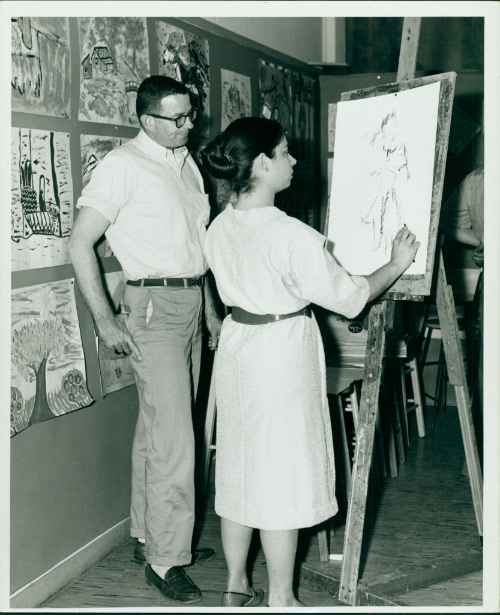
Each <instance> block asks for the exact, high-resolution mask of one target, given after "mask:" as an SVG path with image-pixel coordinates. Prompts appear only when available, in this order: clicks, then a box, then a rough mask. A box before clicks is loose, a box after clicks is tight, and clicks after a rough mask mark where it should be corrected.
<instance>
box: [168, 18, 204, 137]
mask: <svg viewBox="0 0 500 615" xmlns="http://www.w3.org/2000/svg"><path fill="white" fill-rule="evenodd" d="M156 41H157V46H158V61H159V66H158V73H159V74H160V75H166V76H167V77H171V78H172V79H175V80H176V81H180V83H183V84H184V85H185V86H186V87H187V88H188V90H190V92H191V101H192V104H193V107H194V108H195V109H196V110H197V111H198V115H197V118H196V120H195V122H194V126H195V129H194V130H195V132H196V133H198V134H200V135H203V136H208V134H209V129H210V72H209V67H210V57H209V47H208V41H207V40H206V39H204V38H201V37H199V36H195V35H194V34H191V32H188V31H187V30H182V29H181V28H176V27H175V26H171V25H170V24H168V23H165V22H164V21H157V22H156Z"/></svg>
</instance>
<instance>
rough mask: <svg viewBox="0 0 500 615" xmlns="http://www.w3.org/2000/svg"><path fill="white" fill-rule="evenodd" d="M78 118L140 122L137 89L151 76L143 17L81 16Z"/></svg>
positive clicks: (107, 121)
mask: <svg viewBox="0 0 500 615" xmlns="http://www.w3.org/2000/svg"><path fill="white" fill-rule="evenodd" d="M78 23H79V30H80V82H81V83H80V107H79V112H78V119H79V120H84V121H89V122H104V123H106V124H119V125H121V126H139V122H138V120H137V115H136V112H135V101H136V99H137V90H138V89H139V86H140V84H141V83H142V81H143V80H144V79H145V78H146V77H148V76H149V48H148V33H147V28H146V18H144V17H81V18H79V20H78Z"/></svg>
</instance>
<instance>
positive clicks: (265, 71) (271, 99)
mask: <svg viewBox="0 0 500 615" xmlns="http://www.w3.org/2000/svg"><path fill="white" fill-rule="evenodd" d="M291 83H292V79H291V75H290V71H289V70H287V69H286V68H283V67H282V66H275V65H274V64H271V63H270V62H265V61H264V60H259V84H260V99H261V108H260V115H261V117H265V118H266V119H268V120H276V121H277V122H279V123H280V124H281V125H282V126H283V128H284V129H285V132H286V133H287V134H288V135H290V129H291V127H292V125H293V112H292V86H291Z"/></svg>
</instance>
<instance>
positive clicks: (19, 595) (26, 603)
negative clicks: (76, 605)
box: [10, 517, 130, 609]
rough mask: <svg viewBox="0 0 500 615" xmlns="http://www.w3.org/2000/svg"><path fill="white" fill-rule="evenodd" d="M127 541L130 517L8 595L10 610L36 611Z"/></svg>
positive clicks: (128, 538)
mask: <svg viewBox="0 0 500 615" xmlns="http://www.w3.org/2000/svg"><path fill="white" fill-rule="evenodd" d="M127 540H130V517H128V518H127V519H124V520H123V521H120V522H119V523H117V524H116V525H115V526H113V527H112V528H110V529H109V530H107V531H106V532H104V533H103V534H101V535H100V536H97V538H94V540H92V541H90V542H89V543H88V544H86V545H85V546H83V547H81V548H80V549H78V551H75V552H74V553H72V554H71V555H69V556H68V557H67V558H65V559H63V560H62V561H61V562H59V563H58V564H56V565H55V566H54V567H53V568H51V569H50V570H47V572H44V573H43V574H42V575H40V576H39V577H38V578H36V579H34V580H33V581H31V582H30V583H28V584H27V585H25V586H24V587H21V588H20V589H18V590H17V591H16V592H14V593H13V594H12V595H11V596H10V608H12V609H15V608H36V607H38V606H40V605H41V604H42V603H43V602H45V601H46V600H48V599H49V598H50V597H51V596H53V595H54V594H56V593H57V592H59V591H61V589H63V588H64V587H66V585H69V583H71V582H72V581H74V580H75V579H77V578H78V577H79V576H80V575H81V574H83V573H84V572H85V571H86V570H88V569H89V568H90V567H92V566H94V565H95V564H97V563H98V562H99V561H101V560H102V559H103V558H104V557H106V555H108V554H109V553H111V552H112V551H113V550H114V549H116V548H117V547H119V546H120V545H122V544H123V543H124V542H127Z"/></svg>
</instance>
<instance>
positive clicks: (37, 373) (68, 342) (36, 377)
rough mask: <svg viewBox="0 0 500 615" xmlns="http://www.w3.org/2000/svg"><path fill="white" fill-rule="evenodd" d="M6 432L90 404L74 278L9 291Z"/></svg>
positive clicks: (14, 431)
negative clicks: (10, 316) (9, 387)
mask: <svg viewBox="0 0 500 615" xmlns="http://www.w3.org/2000/svg"><path fill="white" fill-rule="evenodd" d="M11 305H12V325H11V335H12V341H11V343H12V345H11V395H10V420H11V427H10V435H11V436H13V435H15V434H16V433H19V432H20V431H23V430H24V429H26V428H27V427H30V426H31V425H34V424H35V423H41V422H42V421H47V420H49V419H53V418H55V417H57V416H61V415H62V414H67V413H68V412H73V410H78V409H80V408H83V407H85V406H90V404H92V403H93V401H94V400H93V399H92V397H91V396H90V394H89V392H88V390H87V384H86V372H85V360H84V356H83V348H82V342H81V337H80V325H79V322H78V317H77V313H76V305H75V291H74V280H73V279H69V280H62V281H61V282H51V283H49V284H39V285H37V286H29V287H26V288H21V289H18V290H14V291H12V303H11Z"/></svg>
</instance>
